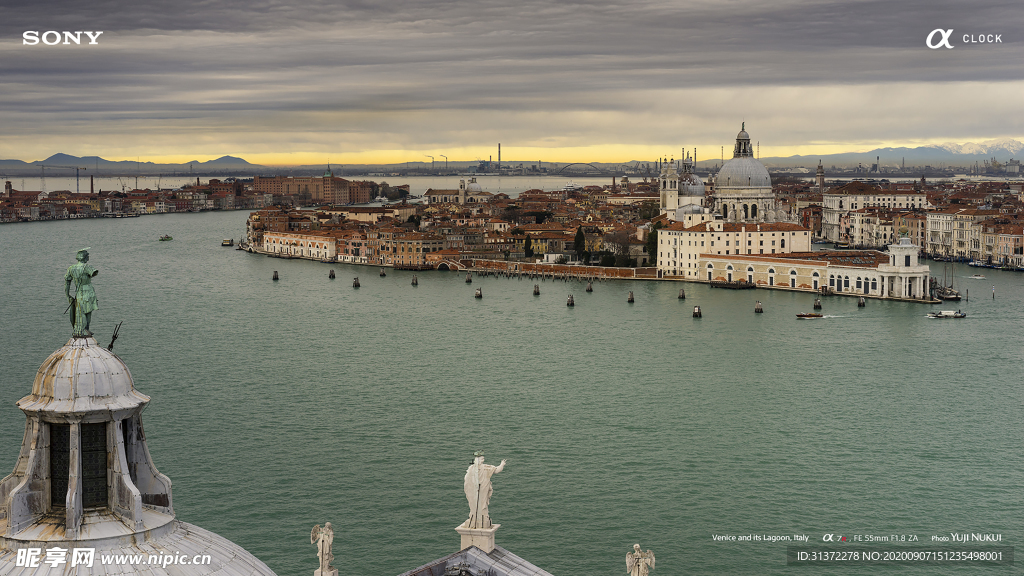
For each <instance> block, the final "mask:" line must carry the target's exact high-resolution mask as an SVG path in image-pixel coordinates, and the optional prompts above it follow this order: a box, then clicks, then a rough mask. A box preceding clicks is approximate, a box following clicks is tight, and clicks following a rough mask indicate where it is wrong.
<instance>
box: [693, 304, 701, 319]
mask: <svg viewBox="0 0 1024 576" xmlns="http://www.w3.org/2000/svg"><path fill="white" fill-rule="evenodd" d="M693 317H694V318H702V317H703V315H702V314H701V313H700V306H694V307H693Z"/></svg>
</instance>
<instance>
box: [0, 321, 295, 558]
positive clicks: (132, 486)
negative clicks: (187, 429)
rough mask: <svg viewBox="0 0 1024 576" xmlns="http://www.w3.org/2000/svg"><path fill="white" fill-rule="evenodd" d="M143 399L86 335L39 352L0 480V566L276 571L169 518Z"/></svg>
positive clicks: (166, 483) (166, 487)
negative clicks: (15, 452)
mask: <svg viewBox="0 0 1024 576" xmlns="http://www.w3.org/2000/svg"><path fill="white" fill-rule="evenodd" d="M148 403H149V397H148V396H146V395H144V394H142V393H140V392H138V391H137V390H136V389H135V383H134V381H133V380H132V376H131V372H130V371H129V370H128V367H127V366H126V365H125V364H124V362H122V361H121V359H120V358H118V357H117V356H116V355H115V354H114V353H113V352H110V351H109V350H107V349H106V348H104V347H102V346H100V345H99V344H97V342H96V340H95V339H94V338H92V337H88V338H85V337H74V338H71V339H70V340H69V341H68V342H67V344H65V345H64V346H63V347H61V348H60V349H58V350H57V351H56V352H54V353H53V354H51V355H50V357H49V358H47V359H46V361H45V362H43V364H42V366H41V367H40V368H39V371H38V372H37V374H36V377H35V381H34V382H33V383H32V391H31V393H30V394H29V395H27V396H25V397H24V398H22V399H21V400H19V401H18V408H20V409H21V410H22V412H24V413H25V417H26V425H25V435H24V440H23V441H22V445H21V452H20V454H19V456H18V462H17V464H16V465H15V467H14V471H13V472H12V473H11V474H10V475H8V476H7V477H5V478H4V479H3V480H2V481H0V504H2V505H0V575H3V576H8V575H21V574H33V575H42V576H58V575H65V574H75V575H77V576H102V575H106V574H124V575H132V574H147V575H150V576H165V575H166V576H170V575H175V576H205V575H212V574H245V575H247V576H275V575H274V572H273V571H272V570H271V569H270V568H269V567H267V565H266V564H264V563H263V562H262V561H260V560H259V559H258V558H256V557H255V556H253V555H252V554H250V553H249V552H247V551H246V550H245V549H243V548H242V547H241V546H238V545H237V544H235V543H233V542H231V541H229V540H227V539H226V538H223V537H221V536H218V535H217V534H214V533H213V532H210V531H207V530H204V529H202V528H200V527H198V526H194V525H192V524H188V523H186V522H182V521H180V520H178V519H177V518H176V515H175V512H174V501H173V498H172V495H171V481H170V479H169V478H168V477H167V476H165V475H163V474H161V473H160V472H159V471H158V470H157V468H156V466H155V464H154V462H153V459H152V457H151V456H150V451H149V447H148V446H147V443H146V435H145V433H144V432H143V427H142V417H141V415H142V411H143V410H144V409H145V407H146V405H147V404H148ZM117 555H120V556H121V558H120V562H121V563H120V564H118V563H116V562H115V559H116V558H117ZM133 555H138V557H139V558H140V560H139V561H138V562H131V561H129V560H127V559H126V557H127V556H133ZM168 556H173V558H172V560H171V561H164V559H165V558H167V557H168Z"/></svg>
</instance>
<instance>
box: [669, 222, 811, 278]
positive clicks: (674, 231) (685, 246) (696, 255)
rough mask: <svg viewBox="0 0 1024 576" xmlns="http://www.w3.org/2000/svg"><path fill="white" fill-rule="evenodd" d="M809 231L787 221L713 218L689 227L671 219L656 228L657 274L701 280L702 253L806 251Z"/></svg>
mask: <svg viewBox="0 0 1024 576" xmlns="http://www.w3.org/2000/svg"><path fill="white" fill-rule="evenodd" d="M810 250H811V237H810V230H808V229H807V228H804V227H803V226H800V225H798V224H792V223H789V222H775V223H763V224H758V223H740V222H726V221H723V220H714V221H709V222H701V223H698V224H696V225H693V226H689V225H687V223H686V222H675V223H673V224H671V225H669V226H668V227H666V228H662V229H661V230H658V273H659V274H660V275H661V276H681V277H683V278H684V279H687V280H693V281H698V280H703V279H705V278H704V276H703V275H702V274H701V272H702V268H701V266H700V258H701V255H702V254H713V255H719V254H733V255H741V254H759V255H764V254H768V255H770V254H784V253H790V252H809V251H810Z"/></svg>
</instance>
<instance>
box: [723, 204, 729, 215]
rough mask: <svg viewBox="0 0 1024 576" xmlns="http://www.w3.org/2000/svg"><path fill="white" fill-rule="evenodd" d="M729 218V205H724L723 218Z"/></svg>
mask: <svg viewBox="0 0 1024 576" xmlns="http://www.w3.org/2000/svg"><path fill="white" fill-rule="evenodd" d="M728 217H729V205H728V204H722V218H728Z"/></svg>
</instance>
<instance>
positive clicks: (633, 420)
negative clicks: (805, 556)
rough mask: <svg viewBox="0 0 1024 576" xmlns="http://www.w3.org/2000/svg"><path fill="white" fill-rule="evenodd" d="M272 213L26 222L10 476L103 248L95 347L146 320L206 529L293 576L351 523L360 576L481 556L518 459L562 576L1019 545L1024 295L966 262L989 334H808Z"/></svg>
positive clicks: (774, 302) (865, 329)
mask: <svg viewBox="0 0 1024 576" xmlns="http://www.w3.org/2000/svg"><path fill="white" fill-rule="evenodd" d="M245 217H246V213H244V212H220V213H202V214H171V215H162V216H148V217H142V218H133V219H120V220H111V219H106V220H104V219H99V220H73V221H60V222H39V223H29V224H12V225H5V226H0V246H3V264H4V266H3V269H4V274H5V276H6V280H5V281H4V282H3V283H0V301H2V302H3V315H2V318H3V320H2V322H3V324H2V326H3V330H0V346H2V347H3V349H4V351H5V352H4V354H3V356H2V360H0V366H2V374H3V380H2V385H0V469H2V471H0V474H6V473H8V472H10V471H11V470H12V469H13V467H14V464H15V460H16V458H17V453H18V448H19V445H20V442H21V438H22V433H23V431H24V415H23V414H22V413H21V412H20V411H19V410H18V409H17V408H16V407H15V406H14V403H15V402H16V401H17V400H18V399H19V398H21V397H22V396H24V395H26V394H27V393H28V392H29V391H30V388H31V383H32V378H33V376H34V374H35V371H36V369H37V368H38V367H39V365H40V364H41V363H42V362H43V360H44V359H45V358H46V357H47V356H48V355H49V354H50V353H51V352H52V351H54V350H55V349H57V348H59V347H60V346H61V345H63V344H64V342H66V341H67V339H68V337H69V335H70V329H69V328H70V326H69V324H68V321H67V317H65V316H61V312H62V310H64V308H65V306H66V305H67V303H66V300H65V298H64V295H63V274H64V272H65V270H66V269H67V267H68V266H69V265H70V264H71V263H72V262H73V259H74V252H75V250H76V249H78V248H81V247H85V246H90V247H92V250H91V255H92V260H91V262H90V263H91V264H93V265H94V266H95V267H96V268H98V269H99V270H100V274H99V276H97V277H96V279H95V280H94V285H95V287H96V292H97V295H98V299H99V304H100V309H99V310H98V311H97V312H96V313H95V314H94V317H93V327H94V330H95V331H96V333H97V339H98V340H99V341H100V343H101V344H102V345H106V344H107V343H108V342H109V339H110V334H111V332H112V331H113V327H114V324H116V323H117V322H119V321H121V320H123V321H124V325H123V327H122V328H121V332H120V337H119V339H118V340H117V343H116V345H115V347H114V351H115V352H116V353H117V354H118V355H119V356H120V357H121V358H122V359H123V360H124V361H125V362H126V363H127V364H128V366H129V367H130V368H131V370H132V374H133V376H134V378H135V383H136V386H137V388H138V389H139V390H140V391H141V392H143V393H145V394H148V395H150V396H151V397H152V399H153V400H152V403H151V404H150V406H149V408H148V409H147V410H146V411H145V412H144V413H143V422H144V424H145V426H146V432H147V438H148V440H149V447H150V450H151V451H152V455H153V460H154V462H155V463H156V465H157V466H158V467H159V468H160V471H161V472H163V473H164V474H167V475H168V476H169V477H170V478H171V479H172V481H173V482H174V505H175V506H174V507H175V510H176V512H177V514H178V517H179V518H180V519H182V520H185V521H188V522H192V523H195V524H198V525H200V526H202V527H204V528H208V529H210V530H213V531H215V532H217V533H220V534H222V535H223V536H225V537H227V538H230V539H232V540H234V541H235V542H237V543H239V544H241V545H242V546H244V547H246V548H247V549H248V550H250V551H251V552H253V553H254V554H255V555H257V556H258V557H260V558H261V559H263V560H264V561H265V562H267V564H269V565H270V567H271V568H272V569H274V570H275V571H276V572H277V573H278V574H280V575H282V576H284V575H295V576H299V575H308V574H309V573H311V571H312V570H314V569H315V568H316V557H315V548H313V547H312V546H310V545H309V543H308V542H309V540H308V539H307V535H308V533H309V530H310V528H311V527H312V526H313V525H314V524H322V523H323V522H325V521H330V522H332V523H333V524H334V528H335V545H334V553H335V556H336V558H337V559H336V561H335V565H336V566H339V567H341V566H344V567H348V568H351V569H349V570H345V569H344V568H343V569H342V570H343V571H347V572H349V573H353V572H358V573H360V574H380V575H395V574H400V573H402V572H404V571H406V570H409V569H412V568H415V567H417V566H419V565H421V564H424V563H426V562H428V561H431V560H433V559H436V558H439V557H442V556H445V555H447V554H450V553H452V552H455V551H456V550H457V548H458V546H459V537H458V534H456V533H455V531H454V530H453V528H454V527H455V526H456V525H458V524H459V523H460V522H461V521H462V520H464V519H465V517H466V514H467V512H468V507H467V504H466V500H465V496H464V495H463V492H462V477H463V474H464V473H465V470H466V467H467V466H468V465H469V464H470V463H471V461H472V454H473V451H474V450H479V449H484V450H486V452H487V458H488V462H489V463H493V464H497V463H498V462H499V461H500V460H501V459H502V458H507V459H508V465H507V467H506V468H505V470H504V471H503V472H502V473H501V474H498V475H496V476H495V477H494V479H493V481H494V496H493V498H492V500H491V504H490V510H491V516H492V518H493V519H494V521H495V522H497V523H500V524H501V525H502V527H501V529H499V530H498V532H497V538H496V540H497V543H498V545H500V546H503V547H505V548H507V549H509V550H510V551H512V552H514V553H516V554H518V555H519V556H522V557H523V558H525V559H526V560H529V561H530V562H532V563H534V564H536V565H538V566H540V567H542V568H544V569H546V570H548V571H549V572H551V573H553V574H556V575H574V574H579V575H590V574H609V575H612V574H621V573H622V572H623V570H624V566H623V558H624V556H625V553H626V552H627V551H629V550H630V548H631V547H632V544H633V543H634V542H639V543H640V544H641V546H642V547H643V548H644V549H647V548H650V549H652V550H654V552H655V553H656V555H657V558H658V563H657V569H656V571H655V572H654V573H653V574H655V575H657V574H665V575H668V574H811V573H815V574H819V573H830V574H866V573H879V572H882V571H909V572H912V573H920V574H975V573H978V571H979V570H981V569H979V568H977V567H970V568H967V567H963V566H955V565H941V566H935V565H930V566H903V567H891V568H884V569H879V568H877V567H872V568H868V567H865V566H830V567H829V568H827V569H822V568H821V567H820V566H818V567H814V568H808V567H797V566H787V564H786V543H784V542H775V543H770V542H765V541H760V542H757V541H755V542H720V541H714V540H713V539H712V537H713V535H716V534H724V535H747V534H757V535H793V534H806V535H808V536H809V537H810V542H811V544H818V545H820V544H821V539H822V536H823V535H824V534H837V535H855V534H856V535H886V536H888V535H916V536H917V537H918V538H919V539H920V541H921V542H920V545H921V546H929V545H931V542H930V541H929V539H930V538H931V536H932V535H945V536H949V533H950V532H957V533H962V532H983V533H994V534H1001V535H1002V541H1001V543H1000V545H1003V546H1015V545H1017V544H1018V543H1019V542H1020V537H1021V534H1022V526H1021V521H1020V518H1021V517H1022V512H1024V510H1022V499H1021V496H1020V490H1021V478H1022V471H1024V457H1022V455H1021V446H1022V445H1024V424H1022V423H1021V414H1022V409H1024V391H1022V387H1021V385H1020V383H1021V377H1020V373H1021V366H1022V361H1024V331H1022V329H1021V326H1022V321H1024V277H1022V276H1021V275H1020V274H1014V273H1008V272H999V271H992V270H982V271H981V272H982V273H984V274H985V275H986V276H987V279H985V280H968V279H967V278H966V277H967V276H969V275H970V274H973V273H974V272H977V271H978V270H976V269H970V268H966V267H964V268H958V269H957V270H956V273H955V274H956V284H957V286H958V287H959V288H960V289H961V291H964V290H967V289H970V296H971V301H970V302H961V303H960V304H959V305H954V307H959V308H961V309H963V310H964V311H966V312H967V313H968V316H967V318H966V319H963V320H957V321H938V320H930V319H928V318H926V317H925V315H926V313H927V312H929V311H931V310H934V309H937V308H948V307H949V306H948V305H947V306H936V307H929V306H926V305H921V304H910V303H903V302H883V301H877V300H868V302H867V307H866V308H862V309H858V308H857V305H856V299H852V298H842V297H831V298H826V299H824V300H823V304H824V310H823V312H824V313H825V314H826V316H827V317H826V318H825V319H822V320H814V321H797V320H796V319H795V314H797V313H799V312H809V311H811V310H810V308H811V303H812V300H813V296H812V295H808V294H802V293H790V292H778V291H764V290H758V291H735V292H734V291H717V290H712V289H710V288H708V287H706V286H704V285H696V284H676V283H658V282H602V283H596V284H595V286H594V292H593V293H591V294H587V293H585V292H584V290H583V288H584V286H583V285H582V284H579V283H565V282H561V281H559V282H552V281H550V280H549V281H546V282H541V283H540V285H541V295H540V296H536V297H535V296H533V295H532V286H533V283H534V282H533V281H529V280H509V279H498V278H474V280H473V283H472V284H471V285H467V284H465V283H464V274H456V273H441V272H419V273H418V276H419V286H418V287H413V286H411V285H410V283H411V282H410V281H411V277H412V273H411V272H396V271H391V270H389V271H388V275H387V277H385V278H381V277H378V273H377V272H378V271H377V269H376V268H371V267H353V266H342V265H339V264H332V265H329V264H322V263H317V262H308V261H300V260H277V259H271V258H267V257H264V256H259V255H252V254H245V253H242V252H238V251H235V250H233V249H228V248H221V247H220V240H221V239H222V238H229V237H234V238H236V239H237V238H238V237H239V236H240V235H241V233H242V231H243V230H244V222H245ZM161 234H170V235H172V236H173V237H174V240H173V241H171V242H158V241H157V238H158V237H159V236H160V235H161ZM331 268H334V269H335V270H336V271H337V275H338V278H337V279H336V280H333V281H331V280H328V278H327V273H328V270H329V269H331ZM274 270H277V271H279V273H280V276H281V280H280V281H278V282H273V281H271V276H272V273H273V271H274ZM933 274H935V275H938V276H939V277H941V276H942V269H941V264H936V265H933ZM355 276H358V277H359V278H360V281H361V283H362V287H361V288H360V289H358V290H355V289H353V288H352V286H351V280H352V277H355ZM993 286H995V294H996V297H995V299H993V298H992V287H993ZM680 287H683V288H685V289H686V294H687V298H686V300H684V301H680V300H678V299H677V297H676V296H677V294H678V290H679V288H680ZM476 288H482V290H483V295H484V297H483V298H482V299H480V300H476V299H474V298H473V290H474V289H476ZM629 290H632V291H634V293H635V295H636V303H635V304H632V305H629V304H627V303H626V293H627V292H628V291H629ZM568 293H573V294H574V295H575V300H576V306H575V307H574V308H567V307H566V306H565V298H566V295H567V294H568ZM755 299H758V300H760V301H761V302H762V303H763V305H764V309H765V313H764V314H756V315H755V314H754V313H753V307H754V300H755ZM694 305H700V306H701V307H702V308H703V312H704V317H703V318H702V319H699V320H697V319H693V318H691V314H690V312H691V311H692V308H693V306H694ZM870 546H872V547H874V548H876V549H878V550H884V549H893V548H896V545H882V544H871V545H870ZM356 566H358V568H356ZM1019 566H1020V564H1017V565H1015V566H1003V567H997V568H986V569H984V570H986V572H985V573H989V572H991V573H999V574H1006V573H1014V574H1019V573H1021V569H1020V567H1019Z"/></svg>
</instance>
